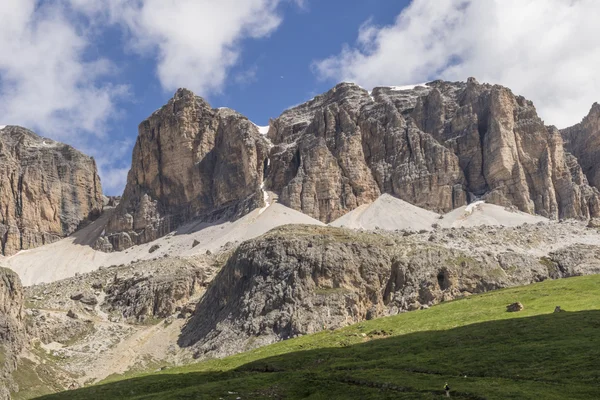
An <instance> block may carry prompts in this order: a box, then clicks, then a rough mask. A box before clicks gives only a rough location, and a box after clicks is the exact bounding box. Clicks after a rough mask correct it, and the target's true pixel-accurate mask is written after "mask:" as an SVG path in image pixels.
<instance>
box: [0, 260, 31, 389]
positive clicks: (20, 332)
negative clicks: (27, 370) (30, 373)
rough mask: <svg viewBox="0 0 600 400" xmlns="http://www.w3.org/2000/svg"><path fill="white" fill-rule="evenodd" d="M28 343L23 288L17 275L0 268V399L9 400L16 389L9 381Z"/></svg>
mask: <svg viewBox="0 0 600 400" xmlns="http://www.w3.org/2000/svg"><path fill="white" fill-rule="evenodd" d="M26 342H27V333H26V330H25V313H24V311H23V287H22V286H21V281H20V280H19V277H18V276H17V274H15V273H14V272H12V271H11V270H9V269H6V268H1V267H0V360H2V363H0V399H2V400H4V399H7V400H8V399H10V392H9V390H12V391H16V390H18V387H17V386H16V385H15V383H14V382H13V381H12V379H11V373H12V372H13V371H14V370H16V369H17V362H18V356H19V353H20V352H21V350H22V349H23V347H24V346H25V344H26Z"/></svg>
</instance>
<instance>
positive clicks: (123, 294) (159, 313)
mask: <svg viewBox="0 0 600 400" xmlns="http://www.w3.org/2000/svg"><path fill="white" fill-rule="evenodd" d="M207 281H208V279H207V276H206V275H205V274H204V273H203V271H202V270H198V269H189V270H181V271H177V274H167V275H161V276H136V277H131V278H127V279H115V280H114V281H113V282H111V283H109V284H108V285H107V287H106V299H105V305H104V308H105V309H106V311H108V312H111V313H112V312H114V311H118V312H119V314H121V315H122V316H123V318H125V319H128V320H133V321H140V322H143V321H144V320H145V319H146V318H166V317H168V316H170V315H172V314H174V313H175V312H176V311H177V310H178V308H179V309H181V308H182V307H183V306H185V305H186V304H187V303H188V302H189V301H190V299H191V298H192V296H194V295H196V294H198V293H199V292H201V291H202V290H203V287H204V286H205V285H206V284H207Z"/></svg>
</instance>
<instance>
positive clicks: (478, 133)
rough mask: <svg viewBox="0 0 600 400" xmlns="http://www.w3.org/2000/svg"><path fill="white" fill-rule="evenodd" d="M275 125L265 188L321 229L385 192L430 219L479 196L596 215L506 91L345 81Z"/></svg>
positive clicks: (546, 134) (594, 198) (568, 161)
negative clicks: (426, 212) (319, 223)
mask: <svg viewBox="0 0 600 400" xmlns="http://www.w3.org/2000/svg"><path fill="white" fill-rule="evenodd" d="M270 125H271V126H270V130H269V137H270V139H271V140H272V141H273V143H274V144H275V146H274V148H273V149H272V151H271V155H270V157H271V168H270V170H269V175H268V185H267V186H268V187H270V188H271V189H272V190H274V191H277V192H280V193H281V196H280V201H281V202H282V203H283V204H285V205H287V206H289V207H292V208H295V209H297V210H301V211H303V212H305V213H306V214H308V215H311V216H313V217H315V218H318V219H320V220H322V221H325V222H329V221H331V220H333V219H335V218H337V217H339V216H340V215H343V214H344V213H346V212H347V211H349V210H351V209H353V208H355V207H356V206H358V205H360V204H364V203H367V202H370V201H372V200H373V199H374V198H375V197H377V196H378V195H379V194H380V193H390V194H393V195H395V196H397V197H399V198H401V199H403V200H406V201H408V202H410V203H412V204H415V205H417V206H419V207H423V208H427V209H430V210H434V211H437V212H447V211H450V210H452V209H454V208H456V207H458V206H461V205H464V204H466V203H467V202H468V201H470V200H472V199H473V198H476V197H477V198H482V199H485V200H487V201H488V202H491V203H494V204H498V205H503V206H515V207H517V208H518V209H519V210H521V211H525V212H528V213H532V214H539V215H542V216H545V217H549V218H554V219H557V218H587V217H589V216H590V215H598V213H600V207H599V194H598V191H597V190H596V189H593V188H591V187H590V186H589V185H588V184H587V180H586V179H584V177H583V176H582V175H583V174H582V173H581V169H580V168H579V166H578V164H577V162H576V161H575V160H573V159H572V157H571V156H570V155H569V154H566V153H565V152H564V149H563V146H562V138H561V135H560V133H559V131H558V130H557V129H556V128H554V127H546V126H545V125H544V123H543V121H542V120H541V119H540V118H539V117H538V116H537V113H536V110H535V107H534V106H533V104H532V103H531V102H530V101H528V100H526V99H525V98H523V97H521V96H515V95H514V94H513V93H512V92H511V91H510V90H509V89H507V88H505V87H502V86H498V85H487V84H483V85H482V84H479V83H478V82H477V81H475V80H474V79H472V78H471V79H469V81H468V82H466V83H464V82H455V83H451V82H443V81H435V82H431V83H428V84H427V85H426V86H417V87H415V88H413V89H403V90H398V89H396V88H375V89H374V90H373V92H372V93H368V92H367V91H366V90H364V89H362V88H360V87H358V86H356V85H354V84H350V83H342V84H339V85H337V86H336V87H335V88H333V89H332V90H331V91H329V92H327V93H325V94H323V95H321V96H317V97H315V98H314V99H313V100H311V101H310V102H308V103H305V104H303V105H300V106H298V107H294V108H292V109H290V110H288V111H286V112H284V113H283V114H282V115H281V117H279V118H277V119H276V120H273V121H271V124H270ZM596 147H598V146H596Z"/></svg>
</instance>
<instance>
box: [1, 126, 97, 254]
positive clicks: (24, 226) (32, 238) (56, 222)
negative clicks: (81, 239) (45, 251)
mask: <svg viewBox="0 0 600 400" xmlns="http://www.w3.org/2000/svg"><path fill="white" fill-rule="evenodd" d="M0 166H1V167H0V183H1V184H0V244H1V249H0V251H1V253H2V254H3V255H12V254H14V253H16V252H18V251H19V250H23V249H30V248H33V247H38V246H41V245H44V244H47V243H51V242H54V241H57V240H59V239H61V238H63V237H65V236H67V235H69V234H71V233H73V232H74V231H75V230H76V229H77V227H78V226H79V225H80V224H81V223H82V222H83V221H86V220H89V219H93V218H95V217H97V216H98V215H99V214H100V212H101V211H102V202H103V199H102V187H101V185H100V178H99V177H98V173H97V170H96V163H95V161H94V159H93V158H91V157H88V156H86V155H84V154H82V153H80V152H79V151H77V150H75V149H74V148H72V147H71V146H67V145H65V144H62V143H58V142H55V141H53V140H50V139H45V138H42V137H40V136H38V135H36V134H35V133H33V132H31V131H29V130H27V129H24V128H21V127H18V126H8V127H6V128H4V129H1V130H0Z"/></svg>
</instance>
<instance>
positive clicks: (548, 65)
mask: <svg viewBox="0 0 600 400" xmlns="http://www.w3.org/2000/svg"><path fill="white" fill-rule="evenodd" d="M599 13H600V2H597V1H594V0H580V1H578V2H565V1H563V0H528V1H522V0H481V1H477V2H475V1H469V0H406V1H402V0H244V1H241V0H219V1H216V0H101V1H99V0H3V1H2V2H0V125H6V124H18V125H23V126H25V127H28V128H30V129H32V130H34V131H36V132H37V133H39V134H41V135H43V136H47V137H51V138H53V139H56V140H60V141H63V142H66V143H69V144H72V145H74V146H75V147H77V148H79V149H81V150H82V151H84V152H86V153H88V154H91V155H93V156H94V157H95V158H96V160H97V162H98V166H99V169H100V174H101V178H102V183H103V187H104V190H105V193H106V194H120V193H121V192H122V190H123V187H124V184H125V178H126V173H127V171H128V169H129V165H130V161H131V149H132V147H133V144H134V142H135V138H136V136H137V126H138V124H139V123H140V122H141V121H142V120H143V119H145V118H146V117H147V116H148V115H149V114H151V113H152V112H153V111H154V110H156V109H157V108H159V107H160V106H162V105H163V104H165V103H166V102H167V101H168V99H169V98H170V97H171V96H172V94H173V93H174V91H175V90H176V89H177V88H178V87H187V88H189V89H191V90H193V91H194V92H196V94H198V95H201V96H203V97H205V98H206V99H207V100H208V101H209V102H210V103H211V104H212V105H213V107H221V106H226V107H230V108H233V109H236V110H237V111H239V112H241V113H242V114H244V115H246V116H248V117H249V118H250V119H251V120H252V121H254V122H255V123H257V124H259V125H266V124H267V122H268V119H269V118H271V117H277V116H278V115H279V114H280V113H281V112H282V111H283V110H284V109H286V108H288V107H290V106H293V105H295V104H298V103H301V102H303V101H305V100H308V99H310V98H312V97H313V96H315V95H316V94H318V93H322V92H324V91H326V90H328V89H330V88H331V87H332V86H333V85H334V84H335V83H337V82H339V81H342V80H350V81H355V82H357V83H358V84H360V85H362V86H363V87H366V88H369V89H370V88H372V87H373V86H377V85H404V84H412V83H421V82H425V81H429V80H433V79H438V78H442V79H449V80H464V79H466V78H467V77H469V76H475V77H476V78H477V79H478V80H479V81H480V82H491V83H500V84H504V85H506V86H509V87H511V88H512V89H513V90H514V91H515V92H517V93H519V94H523V95H525V96H526V97H528V98H530V99H532V100H534V102H535V104H536V105H537V108H538V112H539V113H540V115H541V116H542V117H543V118H544V120H545V121H546V123H548V124H556V125H558V126H559V127H564V126H568V125H571V124H573V123H576V122H578V121H579V120H580V119H581V118H582V117H583V116H584V115H585V114H586V113H587V111H588V110H589V108H590V106H591V104H592V103H593V102H594V101H598V100H600V80H598V79H597V72H596V71H597V66H598V65H600V44H598V42H597V40H596V38H597V37H598V36H599V35H600V25H598V24H597V23H596V21H595V17H594V16H596V15H598V14H599Z"/></svg>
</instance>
